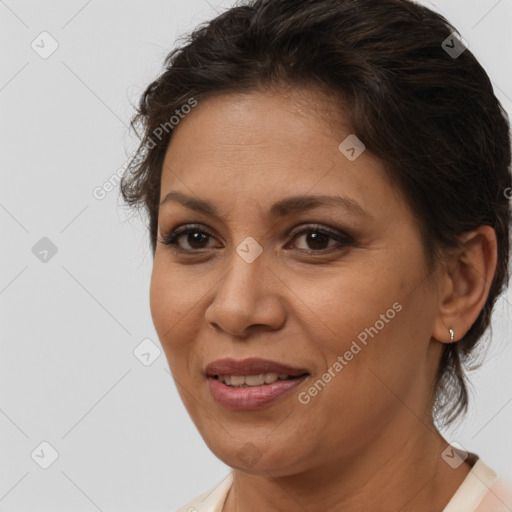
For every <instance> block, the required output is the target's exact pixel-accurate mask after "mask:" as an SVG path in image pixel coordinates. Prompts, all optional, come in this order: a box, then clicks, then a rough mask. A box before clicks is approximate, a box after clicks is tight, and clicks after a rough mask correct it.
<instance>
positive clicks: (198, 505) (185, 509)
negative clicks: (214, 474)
mask: <svg viewBox="0 0 512 512" xmlns="http://www.w3.org/2000/svg"><path fill="white" fill-rule="evenodd" d="M232 482H233V473H232V472H229V473H228V474H227V475H226V476H225V477H224V478H223V479H222V480H221V481H220V482H218V483H217V484H216V485H214V486H213V487H212V488H211V489H208V490H207V491H205V492H203V493H202V494H200V495H199V496H196V497H195V498H194V499H193V500H191V501H189V502H188V503H186V504H185V505H183V506H182V507H180V508H179V509H177V510H176V511H175V512H220V510H221V507H222V505H223V504H224V500H225V499H226V496H227V494H228V492H229V489H230V488H231V484H232Z"/></svg>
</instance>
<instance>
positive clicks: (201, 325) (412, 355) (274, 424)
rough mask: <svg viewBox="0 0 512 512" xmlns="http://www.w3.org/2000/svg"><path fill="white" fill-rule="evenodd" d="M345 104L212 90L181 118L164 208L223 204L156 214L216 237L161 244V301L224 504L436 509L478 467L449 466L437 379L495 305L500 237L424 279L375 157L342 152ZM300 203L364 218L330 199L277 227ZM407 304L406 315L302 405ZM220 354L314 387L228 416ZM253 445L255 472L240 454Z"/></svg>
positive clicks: (469, 237)
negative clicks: (281, 204)
mask: <svg viewBox="0 0 512 512" xmlns="http://www.w3.org/2000/svg"><path fill="white" fill-rule="evenodd" d="M332 111H333V102H332V99H331V100H329V99H328V98H325V97H323V96H322V94H321V93H320V92H319V91H314V90H306V89H302V90H299V89H295V90H288V91H285V90H280V89H277V90H274V91H272V92H270V91H267V92H253V93H246V94H221V95H216V96H213V97H210V98H209V99H207V100H204V101H203V102H200V103H199V105H198V106H197V107H196V108H195V109H194V110H193V112H192V113H190V114H189V115H188V116H187V117H186V118H185V119H184V120H182V121H181V122H180V124H179V125H178V126H177V127H176V128H175V129H174V132H173V137H172V140H171V142H170V144H169V147H168V149H167V153H166V157H165V162H164V166H163V171H162V185H161V199H163V198H164V197H165V196H166V195H167V194H168V193H169V192H171V191H179V192H182V193H184V194H187V195H189V196H192V197H196V198H201V199H203V200H207V201H209V202H211V203H212V204H213V205H215V206H216V207H217V208H218V209H219V210H220V217H219V218H215V217H213V216H210V215H205V214H203V213H198V212H194V211H192V210H189V209H187V208H185V207H184V206H183V205H181V204H179V203H178V202H175V201H172V202H167V203H165V204H164V205H162V206H161V207H160V211H159V221H158V232H159V240H162V239H163V237H164V236H166V235H167V234H168V233H169V232H170V231H172V229H174V228H176V227H178V226H182V225H185V224H200V225H201V228H203V229H207V230H209V231H210V232H211V233H212V235H213V236H211V237H208V236H206V237H205V238H204V239H202V240H201V239H200V240H199V242H197V241H195V245H192V244H194V239H192V238H190V237H187V235H184V236H182V237H181V238H180V239H179V244H180V247H181V248H183V249H188V250H190V251H192V252H190V253H189V254H186V253H181V254H180V253H177V252H175V251H174V249H175V247H173V246H169V245H165V244H163V243H158V244H157V249H156V252H155V255H154V265H153V273H152V279H151V287H150V306H151V313H152V317H153V321H154V325H155V328H156V331H157V333H158V335H159V338H160V341H161V344H162V346H163V349H164V351H165V354H166V357H167V360H168V363H169V367H170V369H171V372H172V375H173V377H174V379H175V382H176V384H177V386H178V390H179V392H180V396H181V398H182V400H183V403H184V405H185V407H186V409H187V411H188V413H189V414H190V417H191V418H192V420H193V422H194V424H195V425H196V427H197V429H198V431H199V432H200V434H201V436H202V437H203V438H204V440H205V442H206V443H207V445H208V446H209V448H210V449H211V450H212V452H213V453H214V454H215V455H216V456H217V457H219V458H220V459H221V460H222V461H223V462H224V463H226V464H227V465H229V466H231V467H232V468H233V469H234V482H233V486H232V488H231V490H230V492H229V494H228V497H227V499H226V502H225V504H224V508H223V511H224V512H234V511H239V512H242V511H243V512H253V511H261V510H269V511H283V512H284V511H289V510H307V511H308V512H316V511H325V510H329V511H332V512H337V511H342V510H343V511H346V510H350V511H355V510H379V511H380V512H387V511H389V512H391V511H393V512H397V511H399V510H400V511H413V510H414V511H415V512H423V511H424V512H426V511H429V512H431V511H441V510H442V509H443V508H444V506H446V504H447V503H448V501H449V500H450V498H451V497H452V495H453V494H454V492H455V491H456V489H457V488H458V486H459V485H460V484H461V482H462V481H463V480H464V478H465V477H466V475H467V473H468V472H469V470H470V468H471V465H470V464H469V463H468V462H467V461H466V462H464V463H462V464H461V465H460V466H459V467H458V468H457V469H452V468H451V467H450V466H449V465H448V464H447V463H446V462H445V461H444V460H443V458H442V457H441V454H442V452H443V450H444V449H445V448H446V446H447V445H448V442H447V441H446V440H445V439H444V438H443V437H442V436H441V435H440V433H439V432H438V431H437V430H436V429H435V427H434V425H433V423H432V417H431V406H432V391H433V380H434V375H435V372H436V369H437V366H438V362H439V358H440V356H441V352H442V347H443V343H447V342H449V341H450V336H449V331H448V329H449V328H452V329H453V330H454V332H455V340H459V339H460V338H462V336H463V335H464V334H465V333H466V332H467V330H469V328H470V327H471V325H472V323H473V322H474V321H475V319H476V318H477V316H478V313H479V311H480V310H481V309H482V307H483V305H484V303H485V300H486V297H487V294H488V292H489V287H490V283H491V281H492V277H493V274H494V271H495V268H496V238H495V234H494V231H493V230H492V229H491V228H488V227H481V228H479V229H477V230H475V231H474V232H471V233H468V234H466V235H465V237H464V238H463V239H462V241H463V242H464V243H465V246H464V249H463V250H461V251H455V252H453V253H452V254H450V255H449V257H448V256H447V257H446V258H445V259H443V260H442V263H439V265H438V266H437V267H436V269H435V270H434V271H433V272H428V269H427V265H426V260H425V255H424V249H423V246H422V243H421V239H420V234H419V230H418V225H417V223H416V221H415V220H414V218H413V216H412V211H411V209H410V208H409V207H408V206H407V204H406V201H405V199H404V198H403V197H402V195H401V193H400V192H399V191H397V190H396V187H394V186H393V185H392V184H391V183H390V182H389V181H388V179H387V177H386V174H385V172H384V167H383V165H382V163H381V162H380V161H379V160H378V159H377V158H375V157H374V156H373V155H372V154H371V153H370V152H369V151H368V150H365V151H364V152H363V153H362V154H361V155H360V156H359V157H358V158H357V159H356V160H354V161H349V160H348V159H347V158H346V157H345V156H344V155H343V154H342V153H341V152H340V150H339V149H338V145H339V144H340V142H341V141H343V140H344V139H345V138H346V137H347V136H348V135H349V134H351V133H352V132H351V129H350V126H348V125H347V123H346V117H345V116H343V115H341V114H340V116H339V117H338V118H334V117H332V114H330V112H332ZM339 111H340V112H343V109H342V107H340V109H339ZM302 194H306V195H313V194H320V195H343V196H344V197H348V198H350V199H351V200H353V201H355V202H357V203H358V204H359V205H360V207H361V208H362V209H363V210H364V212H366V214H365V215H362V214H357V213H356V212H353V211H350V210H348V209H347V208H345V207H344V206H339V205H335V206H322V207H319V208H315V209H314V210H310V211H306V212H302V213H297V212H295V213H292V214H291V215H289V216H287V217H284V218H278V219H275V218H271V217H269V214H268V212H269V209H270V206H271V205H272V204H273V203H274V202H276V201H278V200H281V199H284V198H286V197H289V196H294V195H302ZM312 224H319V226H320V229H328V230H330V231H334V232H335V233H336V232H340V233H347V234H349V235H350V236H352V237H353V238H354V243H353V244H350V245H340V244H339V243H338V242H337V241H336V240H334V239H332V238H328V237H323V238H320V240H317V241H316V245H315V242H314V241H312V240H311V238H310V237H308V236H307V233H302V234H299V232H300V231H303V229H306V228H308V227H310V226H311V225H312ZM292 229H294V231H293V232H292V233H291V234H290V231H291V230H292ZM313 231H314V230H313ZM249 236H251V237H253V238H254V239H255V240H256V241H257V242H258V243H259V245H260V246H261V248H262V249H263V252H262V253H261V255H260V256H259V257H258V258H257V259H256V260H255V261H253V262H252V263H247V262H246V261H245V260H244V259H242V258H241V257H240V256H239V255H238V253H237V252H236V248H237V246H238V245H239V244H240V243H241V242H242V241H243V240H244V239H245V238H246V237H249ZM301 250H302V251H301ZM308 250H309V251H310V253H308V252H307V251H308ZM194 251H195V252H194ZM315 251H316V252H315ZM329 251H330V252H329ZM395 302H397V303H399V304H400V305H401V306H402V309H401V311H400V312H398V313H397V314H396V316H395V317H394V318H393V319H392V320H390V321H389V322H387V323H385V326H384V328H382V329H381V330H379V332H378V334H377V335H376V336H375V337H374V338H373V339H372V338H369V341H368V343H367V346H364V348H363V349H362V350H361V351H360V352H359V353H358V354H357V355H355V356H354V358H353V359H352V360H351V361H350V362H349V363H348V364H347V365H346V366H345V367H344V368H343V370H342V371H341V372H339V373H338V374H337V375H336V377H335V378H333V379H332V380H331V381H330V382H329V383H328V384H327V385H326V386H325V388H323V389H322V391H321V392H320V393H318V394H317V396H315V397H313V398H312V399H311V401H310V402H309V403H308V404H306V405H304V404H302V403H300V402H299V400H298V397H297V395H298V393H299V392H301V391H307V390H308V389H309V388H310V387H311V385H312V384H313V383H314V382H316V381H317V380H318V379H319V378H320V377H321V376H322V374H324V373H325V372H326V371H327V370H328V369H329V368H330V367H332V366H333V364H334V363H335V361H336V360H337V357H338V356H339V355H343V354H344V353H345V352H346V351H347V350H348V349H349V348H350V346H351V343H352V342H353V341H354V340H356V339H357V336H358V334H359V333H361V331H363V330H364V329H365V328H367V327H370V326H374V325H375V323H376V321H377V320H379V319H380V318H381V317H380V315H381V314H385V313H386V311H387V310H388V309H390V308H391V307H392V305H393V304H394V303H395ZM224 357H233V358H235V359H243V358H246V357H262V358H268V359H272V360H275V361H279V362H283V363H286V364H290V365H292V366H299V367H305V368H307V369H308V371H309V373H310V377H309V378H308V379H307V380H306V381H305V382H304V383H302V385H301V386H300V388H299V389H298V390H297V392H293V393H291V394H289V395H288V396H286V397H285V398H283V399H281V400H279V401H277V402H274V404H271V405H269V406H267V407H265V408H263V409H260V410H257V411H230V410H227V409H225V408H223V407H222V406H221V405H219V404H218V403H217V402H215V401H214V400H213V398H212V395H211V393H210V391H209V386H208V382H207V379H206V377H205V375H204V369H205V367H206V365H207V364H208V363H210V362H212V361H214V360H216V359H220V358H224ZM247 443H250V446H251V449H252V450H253V451H254V452H255V453H256V454H257V456H258V457H259V458H258V460H257V462H256V463H255V464H254V465H250V464H248V463H244V460H246V459H244V458H243V457H239V454H240V453H244V452H243V451H242V452H240V450H242V449H243V448H244V446H245V448H244V449H245V450H247Z"/></svg>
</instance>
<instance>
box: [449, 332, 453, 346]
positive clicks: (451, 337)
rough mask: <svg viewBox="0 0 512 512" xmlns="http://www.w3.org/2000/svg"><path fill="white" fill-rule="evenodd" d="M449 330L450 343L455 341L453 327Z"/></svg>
mask: <svg viewBox="0 0 512 512" xmlns="http://www.w3.org/2000/svg"><path fill="white" fill-rule="evenodd" d="M449 331H450V343H453V337H454V332H453V330H452V329H449Z"/></svg>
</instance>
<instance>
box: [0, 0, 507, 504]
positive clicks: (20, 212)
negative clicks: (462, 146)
mask: <svg viewBox="0 0 512 512" xmlns="http://www.w3.org/2000/svg"><path fill="white" fill-rule="evenodd" d="M424 3H426V4H427V5H429V6H431V7H434V8H435V9H436V10H438V11H439V12H441V13H442V14H444V15H445V16H446V17H447V18H448V19H449V20H450V21H452V22H453V23H454V24H455V26H456V27H457V28H458V29H459V31H460V32H461V33H462V35H463V37H464V38H465V39H466V41H467V42H468V44H469V47H470V48H471V50H472V51H473V52H474V53H475V55H476V56H477V58H479V59H480V61H481V62H482V64H483V65H484V67H485V68H486V70H487V71H488V73H489V75H490V77H491V79H492V81H493V83H494V86H495V92H496V95H497V96H498V98H499V99H500V100H501V101H502V103H503V105H504V106H505V108H507V110H508V111H509V112H510V111H511V110H512V99H511V98H512V59H511V56H512V39H511V36H510V27H511V26H512V0H499V1H497V0H478V1H476V0H473V1H467V0H445V1H438V2H424ZM229 5H232V3H231V2H228V1H226V2H224V3H222V2H219V1H218V0H217V1H216V2H215V3H214V2H213V1H212V2H210V3H207V2H206V1H205V0H189V1H187V2H181V1H177V0H166V1H163V0H152V1H148V2H135V1H126V0H125V1H121V0H116V1H113V0H109V1H103V2H100V1H99V0H90V1H85V0H67V1H64V0H60V1H37V2H28V1H21V0H6V1H0V48H1V55H2V65H1V66H0V109H1V122H0V140H1V144H0V148H1V158H0V162H1V173H2V177H1V180H2V181H1V187H0V223H1V233H2V240H3V244H2V251H1V258H0V264H1V274H0V305H1V331H0V389H1V395H0V397H1V402H0V449H1V452H0V510H3V511H36V510H37V511H38V512H43V511H52V512H58V511H69V510H74V511H77V512H78V511H84V512H88V511H95V510H101V511H105V512H106V511H121V510H123V511H126V512H132V511H133V512H135V511H142V510H145V511H171V510H173V509H174V508H176V507H178V506H179V505H182V504H184V503H185V502H187V501H188V500H189V499H191V498H192V497H193V496H195V495H197V494H199V493H201V492H203V491H205V490H206V489H208V488H209V487H211V486H213V485H214V484H216V483H217V482H219V481H220V480H221V479H222V478H223V476H224V475H225V474H226V473H227V472H228V471H229V468H228V467H227V466H226V465H224V464H223V463H222V462H220V461H219V460H217V459H216V458H215V457H214V456H213V455H212V454H211V453H210V451H209V450H208V448H207V447H206V445H205V444H204V442H203V441H202V439H201V438H200V436H199V434H198V433H197V432H196V430H195V427H194V426H193V424H192V422H191V420H190V419H189V418H188V416H187V413H186V411H185V409H184V407H183V405H182V403H181V401H180V399H179V396H178V394H177V391H176V389H175V386H174V383H173V381H172V378H171V377H170V375H169V371H168V366H167V362H166V360H165V357H164V354H163V352H162V353H161V354H160V355H159V356H158V357H156V358H155V356H157V355H158V353H155V354H152V355H151V356H146V358H147V357H150V360H151V361H152V362H151V364H150V365H148V366H145V365H144V364H142V362H141V361H140V360H139V359H137V358H136V357H135V356H134V353H133V351H134V349H135V348H136V347H137V346H138V345H139V344H140V343H141V342H142V340H144V339H147V338H149V339H150V340H152V343H153V346H154V347H156V348H154V349H153V350H157V349H158V347H160V344H159V342H158V339H157V336H156V333H155V330H154V327H153V325H152V321H151V315H150V310H149V301H148V294H149V279H150V273H151V256H150V252H149V246H148V243H147V237H146V233H145V227H144V222H142V221H141V220H140V219H138V218H137V217H133V215H131V214H129V213H127V212H126V211H125V209H124V208H123V207H122V206H121V205H122V202H121V199H120V198H119V196H118V190H115V191H112V192H110V193H109V194H107V196H106V197H105V198H104V199H103V200H98V199H96V198H95V197H94V196H93V193H92V191H93V189H94V188H95V187H97V186H101V185H102V184H103V183H104V182H105V181H106V180H107V179H108V178H109V177H110V176H112V175H113V174H114V173H115V172H116V170H117V169H119V168H120V167H122V166H123V164H124V163H125V162H126V160H127V157H128V155H130V154H131V153H132V151H133V150H134V148H135V138H134V137H133V136H132V135H129V132H128V129H127V126H128V122H129V119H130V117H131V115H132V113H133V109H132V106H131V105H132V104H133V103H134V102H135V101H136V100H137V98H138V96H139V95H140V93H141V92H142V91H143V89H144V88H145V86H146V85H147V84H148V83H149V82H150V81H151V80H152V79H153V78H155V77H156V76H157V75H158V73H159V72H160V69H161V64H162V61H163V58H164V57H165V55H166V54H167V52H168V51H169V50H170V49H171V48H172V46H173V43H174V41H175V40H176V37H177V36H179V35H182V34H184V33H185V32H187V31H188V30H189V29H190V28H192V27H194V26H195V25H197V24H198V23H199V22H202V21H204V20H206V19H209V18H211V17H212V16H214V15H215V10H221V9H222V8H223V7H227V6H229ZM43 31H47V32H49V33H50V34H51V36H52V37H53V38H54V39H55V40H56V41H57V42H58V45H59V47H58V49H57V50H56V51H55V52H54V53H53V54H52V55H51V56H49V57H48V58H46V59H43V58H42V57H41V56H40V55H39V54H38V53H36V51H34V50H33V49H32V47H31V43H32V41H34V40H35V41H36V43H35V44H39V46H40V47H42V46H43V44H44V49H45V51H47V50H48V49H50V48H51V46H50V40H49V39H46V40H45V42H44V43H41V38H38V36H39V34H40V33H41V32H43ZM440 43H441V42H440ZM42 50H43V48H41V49H40V51H42ZM43 237H47V238H48V239H49V240H51V242H52V244H54V246H56V248H57V253H56V254H55V255H53V256H52V252H51V250H50V249H48V247H47V246H45V243H47V242H45V241H43V242H39V241H40V240H41V238H43ZM38 242H39V243H40V244H42V245H37V246H36V244H37V243H38ZM34 246H36V249H37V250H34V252H36V254H34V252H33V247H34ZM45 249H46V250H49V252H48V253H44V250H45ZM45 256H46V260H47V261H46V262H44V261H41V260H40V258H44V257H45ZM510 298H511V293H510V292H508V294H507V295H506V296H504V297H503V298H502V299H501V300H500V303H499V304H498V307H497V315H496V317H495V320H494V323H493V333H494V337H493V341H492V344H491V345H490V349H489V351H488V353H487V358H486V363H485V365H484V367H483V368H482V369H481V370H479V371H478V372H476V373H475V374H473V377H472V382H473V383H474V386H473V387H474V391H473V392H472V397H473V400H472V405H471V412H470V414H469V416H468V418H467V420H466V421H465V422H464V423H463V424H462V425H460V426H458V427H457V428H454V429H451V430H450V431H448V432H445V434H446V436H447V437H448V439H449V440H453V441H457V442H459V443H460V444H461V445H462V446H464V447H465V448H466V449H468V450H470V451H473V452H476V453H478V454H479V455H480V456H481V457H482V458H483V459H484V461H485V462H486V463H487V464H489V465H490V466H491V467H493V468H494V469H496V470H497V471H499V472H501V473H503V474H506V475H512V462H511V460H512V444H511V437H510V431H511V428H510V427H511V424H512V404H511V402H512V385H511V384H512V377H511V374H510V367H511V366H512V350H511V344H510V335H511V332H510V317H511V315H510V313H511V307H510ZM146 343H148V342H146ZM43 441H45V442H47V443H49V444H50V445H51V446H52V447H53V448H54V449H55V450H56V451H57V452H58V458H57V460H56V461H55V462H54V463H53V464H52V465H51V466H50V467H48V469H43V468H42V467H41V466H40V465H41V464H44V463H45V461H46V463H48V462H51V460H50V459H49V457H50V456H51V453H50V450H49V449H48V448H45V446H44V445H43V446H42V447H41V446H40V445H41V443H42V442H43ZM41 450H43V451H41ZM31 454H32V455H31Z"/></svg>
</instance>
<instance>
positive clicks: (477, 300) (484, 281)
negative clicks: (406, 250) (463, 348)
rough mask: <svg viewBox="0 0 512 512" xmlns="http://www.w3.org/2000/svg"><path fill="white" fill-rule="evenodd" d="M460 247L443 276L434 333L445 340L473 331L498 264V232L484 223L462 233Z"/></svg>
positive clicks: (457, 338) (458, 338)
mask: <svg viewBox="0 0 512 512" xmlns="http://www.w3.org/2000/svg"><path fill="white" fill-rule="evenodd" d="M459 240H460V241H461V242H462V244H463V248H462V249H461V250H458V251H456V253H455V254H454V256H452V259H451V260H450V261H449V263H448V265H447V266H446V268H445V269H444V270H443V272H442V275H441V278H440V287H439V304H438V313H437V317H436V320H435V324H434V330H433V332H432V336H433V337H434V338H435V339H436V340H438V341H440V342H443V343H445V342H446V343H450V332H449V329H452V330H453V332H454V338H453V340H454V342H455V341H458V340H460V339H461V338H463V337H464V335H465V334H466V333H467V332H468V331H469V329H470V328H471V326H472V325H473V323H474V322H475V320H476V319H477V318H478V315H479V314H480V311H481V310H482V308H483V307H484V305H485V302H486V300H487V296H488V295H489V290H490V288H491V283H492V280H493V278H494V273H495V271H496V265H497V259H498V256H497V240H496V233H495V231H494V229H493V228H491V227H490V226H480V227H478V228H477V229H475V230H474V231H470V232H468V233H465V234H464V235H462V236H461V237H460V238H459Z"/></svg>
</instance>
